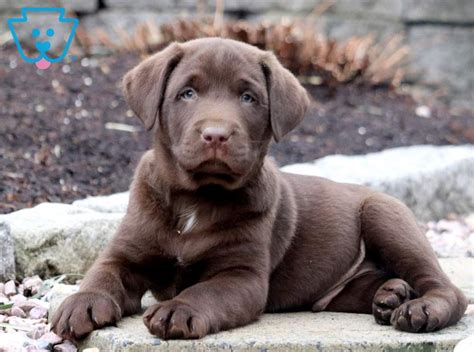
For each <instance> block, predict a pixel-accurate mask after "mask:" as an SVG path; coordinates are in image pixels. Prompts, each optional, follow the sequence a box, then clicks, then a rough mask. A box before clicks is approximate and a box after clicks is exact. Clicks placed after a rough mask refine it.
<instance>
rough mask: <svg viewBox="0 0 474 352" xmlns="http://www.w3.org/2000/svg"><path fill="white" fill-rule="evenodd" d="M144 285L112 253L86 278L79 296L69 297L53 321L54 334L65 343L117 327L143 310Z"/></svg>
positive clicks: (93, 267) (100, 261)
mask: <svg viewBox="0 0 474 352" xmlns="http://www.w3.org/2000/svg"><path fill="white" fill-rule="evenodd" d="M144 292H145V286H144V284H143V282H142V281H140V279H139V278H138V277H137V276H136V275H132V274H131V273H130V271H129V269H127V268H126V265H125V263H124V262H122V261H120V260H118V259H114V255H113V254H111V253H108V254H105V255H103V256H102V257H101V258H100V259H98V260H97V261H96V263H94V265H93V266H92V268H91V269H90V270H89V271H88V273H87V274H86V276H85V278H84V280H83V282H82V283H81V288H80V290H79V292H78V293H76V294H74V295H72V296H69V297H68V298H66V299H65V300H64V302H63V303H62V304H61V306H60V307H59V308H58V310H57V312H56V314H55V315H54V318H53V319H52V323H51V326H52V330H53V331H54V332H55V333H56V334H58V335H60V336H62V337H64V338H66V339H81V338H83V337H85V336H86V335H87V334H89V333H90V332H91V331H92V330H95V329H99V328H101V327H103V326H107V325H113V324H115V323H116V322H117V321H118V320H120V318H121V317H122V316H125V315H130V314H134V313H137V312H139V311H140V309H141V305H140V303H141V297H142V296H143V294H144Z"/></svg>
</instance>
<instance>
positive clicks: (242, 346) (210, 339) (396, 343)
mask: <svg viewBox="0 0 474 352" xmlns="http://www.w3.org/2000/svg"><path fill="white" fill-rule="evenodd" d="M440 264H441V266H442V268H443V270H445V271H446V272H447V274H448V275H449V276H450V278H451V279H452V280H453V282H454V283H456V284H457V285H459V286H460V287H461V288H462V289H463V290H464V292H465V293H466V294H468V295H469V296H470V297H469V298H470V301H471V303H472V302H474V295H473V291H472V286H473V283H474V280H473V279H472V277H473V275H474V259H472V258H469V259H440ZM466 287H467V288H468V290H470V291H466ZM76 291H77V286H71V285H57V286H56V287H55V288H54V289H53V291H52V292H51V296H50V311H49V313H50V316H52V315H53V314H54V312H55V311H56V310H57V308H58V307H59V304H60V303H61V302H62V300H63V299H64V298H66V297H67V296H68V295H70V294H72V293H74V292H76ZM154 302H155V301H154V299H153V298H152V297H151V295H149V294H147V295H145V296H144V298H143V300H142V306H143V307H147V306H149V305H150V304H153V303H154ZM473 334H474V316H472V315H466V316H464V317H463V319H462V320H461V321H460V322H459V323H458V324H457V325H455V326H453V327H450V328H447V329H443V330H442V331H439V332H435V333H430V334H411V333H404V332H400V331H397V330H394V329H393V328H392V327H390V326H381V325H378V324H376V323H375V322H374V320H373V318H372V316H371V315H366V314H347V313H330V312H322V313H310V312H303V313H285V314H265V315H264V316H263V317H262V318H261V319H260V320H259V321H258V322H256V323H254V324H251V325H248V326H245V327H242V328H238V329H234V330H231V331H225V332H221V333H218V334H214V335H210V336H207V337H205V338H203V339H201V340H195V341H163V340H160V339H158V338H156V337H154V336H152V335H150V334H149V333H148V331H147V329H146V328H145V326H144V325H143V322H142V318H141V316H140V315H136V316H133V317H129V318H125V319H123V320H122V321H121V322H119V323H118V326H117V327H108V328H105V329H101V330H98V331H94V332H93V333H92V334H91V335H90V336H89V337H88V338H87V339H86V340H84V341H83V342H82V343H81V344H80V348H81V349H83V348H92V347H96V348H99V349H100V350H101V351H133V352H141V351H226V350H227V351H228V350H232V351H259V352H260V351H353V352H357V351H365V352H367V351H374V352H375V351H451V350H453V348H454V346H455V345H456V344H457V343H458V342H459V341H460V340H463V339H466V338H468V337H469V336H472V335H473Z"/></svg>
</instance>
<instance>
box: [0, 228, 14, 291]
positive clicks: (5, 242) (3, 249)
mask: <svg viewBox="0 0 474 352" xmlns="http://www.w3.org/2000/svg"><path fill="white" fill-rule="evenodd" d="M14 278H15V256H14V244H13V238H12V236H11V234H10V226H8V224H7V223H5V222H1V221H0V282H2V281H8V280H11V279H14Z"/></svg>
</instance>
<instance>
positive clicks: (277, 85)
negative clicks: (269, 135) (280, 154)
mask: <svg viewBox="0 0 474 352" xmlns="http://www.w3.org/2000/svg"><path fill="white" fill-rule="evenodd" d="M261 64H262V68H263V72H264V74H265V77H266V79H267V90H268V99H269V104H268V106H269V111H270V123H271V127H272V131H273V137H274V138H275V141H277V142H279V141H280V139H281V138H283V137H284V136H285V135H286V134H287V133H288V132H290V131H291V130H292V129H293V128H295V127H296V126H297V125H298V124H299V123H300V122H301V121H302V120H303V117H304V114H305V112H306V110H307V109H308V107H309V104H310V100H309V97H308V93H307V92H306V89H304V88H303V87H302V86H301V84H300V82H299V81H298V80H297V79H296V77H295V76H294V75H293V74H292V73H291V72H290V71H288V70H287V69H286V68H284V67H283V66H282V65H281V64H280V62H279V61H278V60H277V58H276V57H275V55H274V54H273V53H271V52H267V53H265V57H264V58H263V60H262V63H261Z"/></svg>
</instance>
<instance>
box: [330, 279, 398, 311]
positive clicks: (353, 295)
mask: <svg viewBox="0 0 474 352" xmlns="http://www.w3.org/2000/svg"><path fill="white" fill-rule="evenodd" d="M389 278H390V276H388V274H387V273H385V272H384V271H382V270H374V271H370V272H368V273H366V274H364V275H363V276H361V277H358V278H356V279H355V280H352V281H351V282H349V283H348V284H347V285H346V287H344V289H343V290H342V291H341V292H340V293H339V294H338V295H337V296H336V297H334V298H333V299H332V300H331V302H330V303H329V304H328V305H327V307H326V308H325V309H324V310H325V311H329V312H346V313H367V314H370V313H372V302H373V299H374V295H375V292H376V291H377V290H378V288H379V287H380V285H382V284H383V283H384V282H386V281H387V280H388V279H389Z"/></svg>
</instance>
